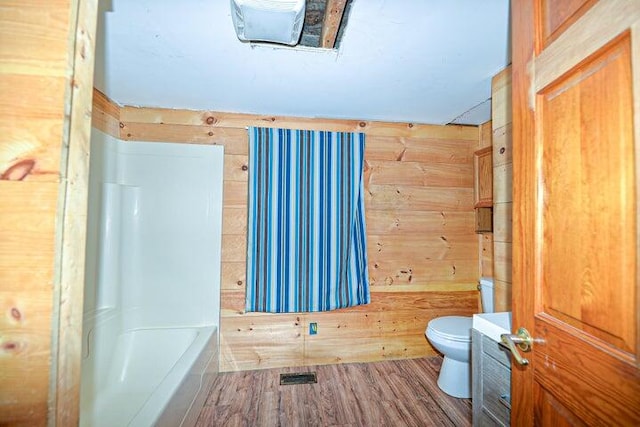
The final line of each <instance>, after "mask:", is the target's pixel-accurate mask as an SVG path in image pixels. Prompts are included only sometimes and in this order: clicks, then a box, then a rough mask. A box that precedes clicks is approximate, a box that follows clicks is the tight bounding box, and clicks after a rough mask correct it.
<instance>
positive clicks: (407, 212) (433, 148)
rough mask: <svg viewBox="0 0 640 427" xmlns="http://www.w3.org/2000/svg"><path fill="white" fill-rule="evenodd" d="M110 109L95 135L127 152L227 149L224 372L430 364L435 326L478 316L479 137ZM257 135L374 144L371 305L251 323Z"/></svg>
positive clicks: (451, 131)
mask: <svg viewBox="0 0 640 427" xmlns="http://www.w3.org/2000/svg"><path fill="white" fill-rule="evenodd" d="M97 99H100V98H99V97H97ZM106 106H107V107H108V108H111V110H110V111H111V113H108V114H107V115H106V116H104V115H101V114H100V113H99V112H96V111H95V110H97V109H98V108H97V106H94V123H95V125H96V126H98V127H101V128H102V129H103V130H108V129H110V130H111V131H113V130H117V132H116V133H115V134H113V133H112V134H113V135H114V136H116V137H117V138H120V139H122V140H142V141H166V142H186V143H197V144H220V145H224V146H225V171H224V177H225V178H224V213H223V215H224V218H223V239H222V245H223V247H222V314H221V316H222V319H221V362H220V363H221V370H222V371H236V370H247V369H259V368H271V367H283V366H301V365H315V364H329V363H341V362H364V361H374V360H383V359H401V358H412V357H421V356H427V355H433V354H435V351H434V350H433V348H432V347H431V346H430V345H429V344H428V342H427V340H426V339H425V337H424V330H425V328H426V325H427V323H428V321H429V320H431V319H432V318H434V317H438V316H444V315H451V314H460V315H470V314H471V313H474V312H477V309H478V293H477V291H476V286H477V278H478V240H477V236H476V235H475V233H474V213H473V174H472V169H473V166H472V160H473V159H472V153H473V151H474V150H475V149H476V146H477V144H478V135H479V133H478V128H477V127H464V126H429V125H416V124H410V123H379V122H365V121H345V120H324V119H299V118H286V117H285V118H283V117H263V116H252V115H244V114H225V113H213V112H194V111H176V110H164V109H145V108H134V107H122V108H120V109H119V113H117V112H116V110H117V108H116V109H113V106H112V105H111V106H109V104H106ZM107 116H108V117H107ZM105 117H106V119H105ZM116 117H119V120H120V125H119V126H118V127H117V128H116V127H115V126H113V123H114V122H113V120H115V118H116ZM107 123H111V125H108V124H107ZM251 125H262V126H265V125H266V126H280V127H285V128H311V129H326V130H345V131H364V132H366V133H367V143H366V155H365V156H366V157H365V160H366V166H365V177H366V190H365V193H366V215H367V231H368V251H369V263H370V264H369V275H370V280H371V285H372V288H371V291H372V303H371V304H370V305H366V306H361V307H355V308H349V309H343V310H337V311H333V312H328V313H304V314H302V313H299V314H277V315H276V314H260V313H245V312H244V298H245V292H244V289H245V269H246V259H245V258H246V243H245V242H246V209H247V177H248V157H247V155H248V152H247V148H248V147H247V131H246V129H245V127H246V126H251ZM310 322H317V324H318V334H317V335H314V336H311V335H309V333H308V331H309V323H310Z"/></svg>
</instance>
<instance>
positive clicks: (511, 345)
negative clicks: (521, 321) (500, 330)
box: [500, 328, 539, 365]
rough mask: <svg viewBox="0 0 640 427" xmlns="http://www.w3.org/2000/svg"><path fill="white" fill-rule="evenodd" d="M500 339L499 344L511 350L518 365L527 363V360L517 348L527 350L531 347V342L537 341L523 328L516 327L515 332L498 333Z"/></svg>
mask: <svg viewBox="0 0 640 427" xmlns="http://www.w3.org/2000/svg"><path fill="white" fill-rule="evenodd" d="M500 340H501V342H500V345H501V346H502V347H505V348H507V349H508V350H509V351H510V352H511V354H512V355H513V357H514V358H515V359H516V363H518V364H519V365H528V364H529V360H528V359H525V358H524V357H522V356H521V355H520V351H518V348H519V349H520V350H522V351H524V352H529V351H531V348H532V347H533V342H534V341H539V340H535V339H534V338H532V337H531V334H529V331H527V330H526V329H525V328H520V329H518V333H516V334H502V335H500Z"/></svg>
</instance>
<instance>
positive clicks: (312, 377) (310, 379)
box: [280, 372, 318, 385]
mask: <svg viewBox="0 0 640 427" xmlns="http://www.w3.org/2000/svg"><path fill="white" fill-rule="evenodd" d="M317 382H318V378H317V377H316V373H315V372H298V373H295V374H280V385H293V384H315V383H317Z"/></svg>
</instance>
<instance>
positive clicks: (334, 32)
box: [321, 0, 347, 49]
mask: <svg viewBox="0 0 640 427" xmlns="http://www.w3.org/2000/svg"><path fill="white" fill-rule="evenodd" d="M346 4H347V0H327V6H326V8H325V10H324V22H323V23H322V40H321V44H322V47H324V48H327V49H333V48H334V46H335V44H336V38H337V37H338V29H339V28H340V22H342V15H343V14H344V8H345V6H346Z"/></svg>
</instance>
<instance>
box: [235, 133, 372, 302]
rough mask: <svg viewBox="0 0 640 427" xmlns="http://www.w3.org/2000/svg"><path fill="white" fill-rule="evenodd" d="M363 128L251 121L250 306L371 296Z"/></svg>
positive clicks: (248, 283) (362, 298) (365, 299)
mask: <svg viewBox="0 0 640 427" xmlns="http://www.w3.org/2000/svg"><path fill="white" fill-rule="evenodd" d="M364 146H365V140H364V134H362V133H351V132H325V131H305V130H291V129H277V128H273V129H270V128H257V127H251V128H249V201H248V217H249V222H248V233H247V234H248V236H247V249H248V250H247V287H246V299H247V303H246V310H247V311H248V312H271V313H296V312H315V311H328V310H336V309H339V308H345V307H353V306H356V305H361V304H368V303H369V302H370V296H369V277H368V274H367V248H366V230H365V217H364V194H363V193H364V185H363V182H362V179H363V157H364Z"/></svg>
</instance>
